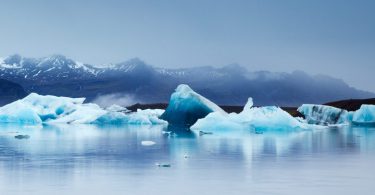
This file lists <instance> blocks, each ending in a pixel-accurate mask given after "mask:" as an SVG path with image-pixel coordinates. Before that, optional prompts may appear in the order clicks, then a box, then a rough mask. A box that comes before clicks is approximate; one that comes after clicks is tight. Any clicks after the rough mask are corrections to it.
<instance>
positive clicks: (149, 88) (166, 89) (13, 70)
mask: <svg viewBox="0 0 375 195" xmlns="http://www.w3.org/2000/svg"><path fill="white" fill-rule="evenodd" d="M0 79H3V80H1V81H2V82H12V83H18V84H19V85H21V86H22V87H23V89H24V90H25V91H26V92H27V93H30V92H36V93H39V94H50V95H57V96H70V97H86V98H87V100H88V101H93V100H95V99H98V98H100V97H102V96H108V95H111V94H115V95H114V97H120V96H121V95H124V96H131V97H132V98H133V99H135V100H136V101H138V102H142V103H155V102H168V100H169V97H170V94H171V93H172V92H173V90H174V89H175V87H176V86H177V85H178V84H181V83H185V84H189V85H190V86H191V87H192V88H193V89H194V90H196V91H197V92H198V93H200V94H202V95H204V96H206V97H207V98H209V99H211V100H213V101H214V102H216V103H218V104H221V105H243V104H244V103H245V102H246V100H247V98H248V97H253V98H254V100H255V104H256V105H279V106H297V105H300V104H302V103H324V102H329V101H334V100H341V99H351V98H357V99H360V98H370V97H374V96H375V95H374V94H373V93H370V92H365V91H361V90H358V89H355V88H353V87H350V86H349V85H348V84H346V83H345V82H344V81H342V80H340V79H336V78H332V77H330V76H327V75H315V76H311V75H309V74H307V73H305V72H303V71H295V72H292V73H279V72H269V71H250V70H248V69H246V68H245V67H243V66H240V65H238V64H231V65H227V66H223V67H211V66H202V67H193V68H179V69H168V68H159V67H154V66H151V65H149V64H146V63H145V62H143V61H142V60H140V59H137V58H134V59H131V60H128V61H125V62H121V63H117V64H110V65H108V66H106V67H97V66H94V65H90V64H84V63H79V62H76V61H74V60H72V59H69V58H67V57H65V56H62V55H52V56H49V57H45V58H25V57H22V56H20V55H12V56H9V57H6V58H4V59H0ZM0 83H1V82H0ZM2 94H3V92H2V91H1V93H0V96H1V95H2ZM10 94H11V93H10ZM20 94H22V92H20ZM8 96H9V95H8ZM20 96H22V95H20Z"/></svg>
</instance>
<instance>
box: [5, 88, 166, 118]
mask: <svg viewBox="0 0 375 195" xmlns="http://www.w3.org/2000/svg"><path fill="white" fill-rule="evenodd" d="M84 101H85V98H69V97H56V96H51V95H46V96H43V95H38V94H36V93H31V94H30V95H28V96H27V97H25V98H23V99H21V100H17V101H15V102H12V103H10V104H7V105H5V106H3V107H1V108H0V123H17V124H30V125H37V124H46V123H48V124H53V123H65V124H71V123H77V124H91V123H94V124H166V121H163V120H161V119H159V116H160V115H161V114H162V113H163V112H164V111H163V110H138V111H137V112H133V113H127V112H128V111H127V110H126V109H124V108H123V107H119V106H112V107H110V108H109V109H102V108H101V107H100V106H98V105H97V104H93V103H84Z"/></svg>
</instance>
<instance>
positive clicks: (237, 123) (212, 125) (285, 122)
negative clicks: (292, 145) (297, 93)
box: [191, 98, 308, 131]
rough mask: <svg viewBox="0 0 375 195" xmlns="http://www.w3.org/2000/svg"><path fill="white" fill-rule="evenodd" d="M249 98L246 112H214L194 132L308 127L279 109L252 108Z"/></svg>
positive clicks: (196, 125) (271, 107)
mask: <svg viewBox="0 0 375 195" xmlns="http://www.w3.org/2000/svg"><path fill="white" fill-rule="evenodd" d="M252 104H253V103H252V99H251V98H249V100H248V102H247V104H246V105H245V107H244V110H243V111H242V112H241V113H239V114H236V113H230V114H222V113H218V112H213V113H210V114H208V115H207V116H206V117H205V118H203V119H199V120H198V121H197V122H196V123H195V124H194V125H193V126H192V127H191V129H193V130H203V131H226V130H255V131H264V130H295V129H304V128H307V127H308V125H307V124H304V123H301V122H300V121H298V120H297V119H295V118H294V117H292V116H291V115H289V114H288V113H287V112H285V111H284V110H282V109H281V108H279V107H275V106H267V107H259V108H257V107H252Z"/></svg>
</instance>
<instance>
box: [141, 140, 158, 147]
mask: <svg viewBox="0 0 375 195" xmlns="http://www.w3.org/2000/svg"><path fill="white" fill-rule="evenodd" d="M155 144H156V142H153V141H141V145H142V146H152V145H155Z"/></svg>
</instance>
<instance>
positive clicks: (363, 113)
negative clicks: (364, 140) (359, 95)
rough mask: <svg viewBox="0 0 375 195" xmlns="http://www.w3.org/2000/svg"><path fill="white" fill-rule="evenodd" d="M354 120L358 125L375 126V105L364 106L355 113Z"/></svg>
mask: <svg viewBox="0 0 375 195" xmlns="http://www.w3.org/2000/svg"><path fill="white" fill-rule="evenodd" d="M352 120H353V121H352V122H353V123H354V124H357V125H361V124H362V125H366V124H371V125H375V105H366V104H364V105H362V106H361V108H360V109H359V110H357V111H355V112H354V114H353V119H352Z"/></svg>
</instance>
